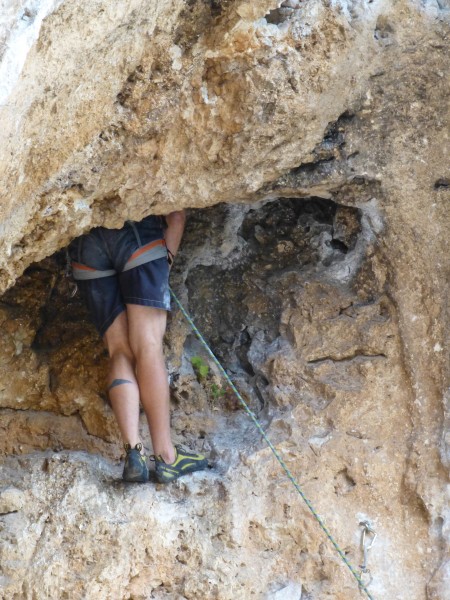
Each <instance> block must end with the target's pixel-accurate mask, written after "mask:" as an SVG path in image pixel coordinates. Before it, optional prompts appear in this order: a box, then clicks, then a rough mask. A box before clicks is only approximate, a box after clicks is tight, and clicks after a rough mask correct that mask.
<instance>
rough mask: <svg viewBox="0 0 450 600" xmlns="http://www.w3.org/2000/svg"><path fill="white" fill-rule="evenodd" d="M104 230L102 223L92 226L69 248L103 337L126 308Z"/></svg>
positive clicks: (87, 300) (79, 283)
mask: <svg viewBox="0 0 450 600" xmlns="http://www.w3.org/2000/svg"><path fill="white" fill-rule="evenodd" d="M104 232H105V230H103V228H101V227H98V228H96V229H93V230H92V231H91V232H90V233H89V234H87V235H83V236H81V237H80V238H78V239H77V240H75V241H74V242H73V243H72V244H71V245H70V248H69V252H70V256H71V259H72V269H73V275H74V278H75V280H76V281H77V285H78V287H79V289H80V292H81V295H82V297H83V299H84V301H85V303H86V305H87V308H88V310H89V314H90V317H91V319H92V321H93V323H94V325H95V327H96V328H97V330H98V332H99V333H100V335H101V336H102V337H103V336H104V335H105V333H106V331H107V329H108V328H109V327H110V326H111V325H112V323H113V322H114V320H115V319H116V317H117V316H118V315H119V314H120V313H121V312H123V311H124V310H125V308H126V307H125V303H124V302H123V299H122V297H121V293H120V284H119V278H118V275H117V273H116V271H115V269H114V266H113V264H112V261H111V259H110V257H109V253H108V250H107V248H106V245H105V242H104Z"/></svg>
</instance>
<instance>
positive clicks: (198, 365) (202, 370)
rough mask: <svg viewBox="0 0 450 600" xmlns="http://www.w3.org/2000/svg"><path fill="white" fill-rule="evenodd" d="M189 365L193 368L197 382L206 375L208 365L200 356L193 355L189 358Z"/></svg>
mask: <svg viewBox="0 0 450 600" xmlns="http://www.w3.org/2000/svg"><path fill="white" fill-rule="evenodd" d="M191 365H192V366H193V368H194V371H195V374H196V375H197V379H198V381H199V383H200V382H201V381H203V380H204V379H206V378H207V377H208V373H209V366H208V365H207V363H206V362H205V361H204V360H203V358H202V357H201V356H193V357H192V358H191Z"/></svg>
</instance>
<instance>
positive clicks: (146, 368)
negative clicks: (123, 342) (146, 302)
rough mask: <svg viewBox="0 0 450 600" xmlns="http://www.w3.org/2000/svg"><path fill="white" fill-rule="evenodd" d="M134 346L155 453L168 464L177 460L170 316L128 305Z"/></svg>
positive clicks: (145, 307)
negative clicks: (168, 352)
mask: <svg viewBox="0 0 450 600" xmlns="http://www.w3.org/2000/svg"><path fill="white" fill-rule="evenodd" d="M127 313H128V328H129V339H130V346H131V349H132V352H133V355H134V357H135V359H136V375H137V380H138V384H139V391H140V398H141V403H142V406H143V407H144V410H145V414H146V415H147V421H148V426H149V429H150V435H151V438H152V445H153V451H154V453H155V454H156V455H160V456H162V458H163V459H164V461H165V462H167V463H172V462H173V461H174V460H175V449H174V447H173V444H172V439H171V435H170V398H169V382H168V379H167V369H166V365H165V361H164V354H163V337H164V332H165V330H166V321H167V313H166V311H165V310H162V309H159V308H152V307H149V306H139V305H136V304H127Z"/></svg>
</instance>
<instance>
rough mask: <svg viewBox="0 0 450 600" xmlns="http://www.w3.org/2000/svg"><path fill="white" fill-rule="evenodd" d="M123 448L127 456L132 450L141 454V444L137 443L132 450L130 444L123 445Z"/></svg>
mask: <svg viewBox="0 0 450 600" xmlns="http://www.w3.org/2000/svg"><path fill="white" fill-rule="evenodd" d="M123 447H124V448H125V452H126V453H127V454H129V453H130V452H131V451H132V450H137V451H138V452H140V453H141V454H142V448H143V446H142V444H141V442H138V443H137V444H136V446H135V447H134V448H132V447H131V444H124V445H123Z"/></svg>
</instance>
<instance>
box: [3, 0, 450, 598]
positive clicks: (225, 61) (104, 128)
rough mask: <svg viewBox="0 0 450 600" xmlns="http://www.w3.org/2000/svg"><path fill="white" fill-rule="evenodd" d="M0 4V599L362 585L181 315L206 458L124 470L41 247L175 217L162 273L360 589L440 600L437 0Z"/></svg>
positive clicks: (90, 341) (53, 266)
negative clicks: (172, 249) (196, 466)
mask: <svg viewBox="0 0 450 600" xmlns="http://www.w3.org/2000/svg"><path fill="white" fill-rule="evenodd" d="M4 5H5V6H4V14H3V15H2V16H1V20H0V59H1V61H2V62H1V63H0V124H1V129H0V131H1V134H0V140H1V141H0V173H1V176H0V182H1V183H0V190H1V192H0V193H1V205H0V221H1V229H0V231H1V236H0V288H1V290H2V292H4V295H3V296H2V297H1V299H0V322H1V331H0V340H1V343H0V431H1V432H2V436H1V438H0V450H1V454H2V456H1V460H0V469H1V470H0V530H1V541H0V598H4V599H5V600H12V599H22V598H24V599H38V600H44V599H47V598H49V599H50V598H52V599H53V598H68V599H71V600H72V599H78V598H80V599H81V598H86V599H89V600H91V599H92V600H94V599H95V600H97V599H103V598H104V599H108V600H109V599H114V600H115V599H117V600H123V599H130V600H131V599H133V600H137V599H142V600H143V599H146V600H147V599H148V598H156V599H161V600H162V599H168V598H170V599H173V600H181V599H189V600H192V599H209V598H216V599H219V600H228V599H230V600H231V599H233V600H247V599H250V598H255V599H265V600H291V599H292V600H322V599H325V598H330V599H333V600H349V599H353V598H355V599H356V598H360V597H361V595H360V591H359V590H358V585H357V583H356V581H355V580H354V579H353V578H352V575H351V573H350V572H349V571H348V569H347V568H346V567H345V565H344V564H343V562H342V561H341V560H340V558H339V556H338V555H337V553H336V552H335V550H334V548H333V547H332V546H331V545H330V544H329V542H328V541H327V539H326V537H325V536H324V534H323V532H322V531H321V530H320V528H319V527H318V525H317V523H316V522H315V521H314V520H313V518H312V516H311V514H310V513H309V511H308V509H307V507H306V506H305V504H304V503H303V501H302V499H301V498H300V497H299V495H298V494H297V492H296V491H295V489H294V488H293V487H292V485H291V484H290V482H289V480H288V479H287V477H286V476H285V475H284V473H283V471H282V470H281V469H280V466H279V464H278V463H277V462H276V461H275V460H274V458H273V457H272V455H271V453H270V451H269V449H268V448H267V447H266V446H265V444H264V442H263V441H262V440H261V436H260V434H259V433H258V431H257V430H256V429H255V428H254V426H253V424H252V423H251V421H250V420H249V418H248V416H247V415H246V414H245V413H244V411H243V410H242V408H241V406H240V405H239V403H238V402H237V401H236V399H235V397H234V396H233V394H232V392H231V390H230V388H229V386H228V385H227V383H226V382H224V381H223V380H222V379H221V378H220V377H219V374H218V372H217V371H216V368H215V367H214V366H212V365H210V366H209V370H208V374H207V376H206V377H200V376H199V374H198V372H196V371H195V369H194V368H193V364H192V358H194V357H198V356H201V357H203V360H205V362H206V361H207V358H206V355H205V354H204V351H203V350H202V349H201V347H200V345H199V343H198V342H197V341H196V339H195V337H194V336H193V335H192V334H191V333H190V331H189V328H188V326H187V325H186V323H185V322H184V321H183V318H182V316H181V314H180V313H179V312H177V311H174V313H173V315H172V318H171V323H170V328H169V332H168V336H167V356H168V364H169V370H170V373H171V389H172V400H173V430H174V437H175V440H176V441H177V442H182V443H185V444H187V445H190V446H191V447H195V448H197V449H199V450H205V451H206V452H207V453H209V454H210V456H211V462H212V464H213V469H211V470H210V471H208V472H206V473H198V474H195V475H194V476H192V477H190V478H186V479H184V480H180V481H179V482H178V483H176V484H174V485H173V486H171V487H162V486H155V485H154V484H152V483H149V484H148V485H143V486H128V487H127V486H126V485H124V484H123V483H122V482H120V466H119V462H118V459H119V457H120V452H121V447H120V441H119V435H118V431H117V428H116V425H115V423H114V418H113V415H112V413H111V410H110V408H109V406H108V404H107V402H106V396H105V392H104V382H105V377H106V356H105V352H104V350H103V348H102V345H101V342H100V340H99V339H98V338H97V335H96V333H95V330H94V329H93V327H92V325H90V323H89V320H88V316H87V314H86V311H85V309H84V308H83V306H82V303H81V300H80V298H79V297H78V295H76V296H74V297H72V295H71V285H70V283H69V280H68V279H67V278H66V277H65V275H64V253H63V252H58V251H59V250H60V249H62V248H63V247H65V246H66V245H67V244H68V242H69V241H70V240H71V239H73V238H74V237H76V236H78V235H79V234H81V233H83V232H85V231H87V230H89V229H90V228H91V227H93V226H97V225H105V226H107V227H118V226H120V225H121V224H122V223H123V221H124V220H126V219H140V218H141V217H143V216H144V215H147V214H150V213H165V212H169V211H170V210H173V209H176V208H181V207H186V208H190V209H191V210H190V211H189V221H188V227H187V231H186V236H185V240H184V243H183V247H182V250H181V252H180V253H179V255H178V257H177V263H176V266H175V269H174V271H173V273H172V285H173V287H174V289H175V290H176V292H177V294H178V295H179V297H180V299H181V300H182V302H183V303H184V304H185V305H186V307H187V308H188V309H189V311H190V312H191V313H192V315H193V316H194V318H195V320H196V322H197V323H198V325H199V327H200V329H201V330H202V331H203V333H204V334H205V336H206V338H207V339H208V340H209V341H210V343H211V345H212V347H213V349H214V351H215V353H216V354H217V355H218V356H219V357H220V359H221V360H222V362H223V364H224V365H225V367H226V369H227V371H228V372H229V373H230V375H231V376H232V377H233V379H234V381H235V382H236V384H237V386H238V387H239V389H240V391H241V393H242V394H243V396H244V398H245V399H246V400H247V401H248V403H249V405H250V407H251V408H252V410H254V411H255V412H256V413H257V415H258V417H259V418H260V419H261V422H262V423H263V426H264V428H265V430H266V431H267V433H268V435H269V436H270V438H271V440H272V442H273V444H274V445H275V446H276V448H277V449H278V451H279V452H280V454H281V456H282V457H283V460H284V461H285V463H286V464H287V466H288V467H289V469H290V470H291V471H292V474H293V475H294V476H295V477H296V478H297V480H298V481H299V483H300V485H301V486H302V489H303V490H304V493H305V494H306V496H307V497H308V498H309V499H310V500H311V501H312V503H313V505H314V506H315V508H316V510H317V512H318V513H319V514H320V515H321V516H323V518H324V520H325V522H326V524H327V526H328V528H329V529H330V531H331V532H332V534H333V536H334V537H335V538H336V540H337V542H338V543H339V545H340V547H341V548H342V550H343V551H344V552H345V555H346V556H347V558H348V559H349V560H350V561H351V563H352V564H353V565H354V566H355V567H356V568H359V565H361V564H362V561H363V555H362V553H361V547H360V544H361V534H362V526H361V522H363V521H368V522H369V523H370V524H371V526H372V527H373V529H374V530H375V531H376V533H377V538H376V540H375V542H374V545H373V547H372V548H371V550H370V551H369V553H368V557H367V560H368V563H367V566H368V568H369V569H370V575H371V578H372V579H371V581H370V583H369V585H368V590H369V593H370V594H371V595H372V597H373V598H376V599H377V600H406V599H408V600H448V598H450V596H449V589H450V561H449V558H448V557H449V550H450V533H449V531H450V512H449V498H448V467H449V462H450V460H449V459H450V456H449V448H448V445H449V433H448V432H447V433H446V429H445V428H446V425H447V426H448V416H446V413H445V400H446V399H447V400H448V381H449V364H448V345H447V339H448V333H449V322H448V318H449V304H448V295H449V289H448V281H449V274H450V273H449V271H450V269H449V258H448V256H449V252H448V239H449V234H448V232H449V229H450V202H449V193H450V192H449V190H450V167H449V140H448V137H449V130H450V128H449V125H450V118H449V117H450V114H449V110H450V109H449V104H448V97H449V94H450V79H449V76H448V74H449V72H450V53H449V39H450V27H449V22H450V5H449V3H448V1H447V0H397V1H396V2H389V1H388V0H373V1H372V0H287V1H285V2H279V1H278V2H277V1H276V0H259V1H258V2H254V1H251V0H208V1H207V0H167V1H165V2H162V1H161V2H157V1H152V2H147V3H144V2H142V1H141V0H124V1H118V2H104V1H101V0H94V1H93V2H89V3H82V2H78V1H72V2H69V1H68V0H33V1H32V0H20V1H19V0H8V1H7V2H5V3H4ZM55 253H56V254H55ZM14 284H15V285H14ZM142 425H143V428H144V425H145V424H144V423H143V424H142ZM146 445H147V446H148V449H149V450H150V446H149V440H148V438H146ZM363 579H364V582H365V583H368V582H369V580H370V578H369V576H368V574H364V575H363Z"/></svg>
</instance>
